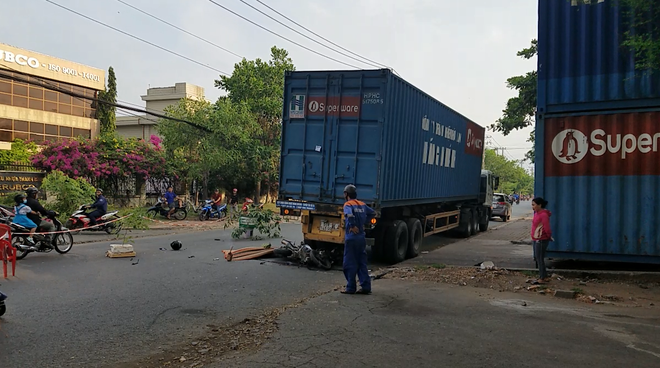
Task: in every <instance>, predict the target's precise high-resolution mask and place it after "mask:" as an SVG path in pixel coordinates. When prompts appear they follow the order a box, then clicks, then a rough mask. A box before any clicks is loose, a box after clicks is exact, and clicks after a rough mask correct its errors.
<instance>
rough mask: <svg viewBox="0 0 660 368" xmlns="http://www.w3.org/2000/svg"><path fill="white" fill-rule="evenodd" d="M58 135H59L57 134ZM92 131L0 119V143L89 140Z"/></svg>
mask: <svg viewBox="0 0 660 368" xmlns="http://www.w3.org/2000/svg"><path fill="white" fill-rule="evenodd" d="M58 133H59V134H58ZM91 136H92V131H91V130H89V129H78V128H71V127H65V126H59V125H52V124H44V123H35V122H29V121H25V120H12V119H0V141H2V142H13V141H14V140H15V139H22V140H28V139H30V140H33V141H34V142H35V143H37V144H41V143H44V142H45V141H56V140H59V139H62V138H77V137H84V138H90V137H91Z"/></svg>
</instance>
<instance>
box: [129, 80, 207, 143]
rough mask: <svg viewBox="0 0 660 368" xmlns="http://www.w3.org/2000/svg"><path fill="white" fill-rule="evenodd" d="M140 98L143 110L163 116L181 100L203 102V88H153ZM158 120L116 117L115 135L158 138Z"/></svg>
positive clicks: (178, 85) (175, 86)
mask: <svg viewBox="0 0 660 368" xmlns="http://www.w3.org/2000/svg"><path fill="white" fill-rule="evenodd" d="M141 97H142V101H144V102H145V104H146V106H145V110H147V111H149V112H155V113H159V114H164V110H165V108H166V107H168V106H171V105H176V104H178V103H179V100H181V99H183V98H191V99H196V100H203V99H205V97H204V88H203V87H200V86H196V85H194V84H190V83H176V84H175V85H174V86H172V87H155V88H149V89H147V94H146V95H144V96H141ZM157 123H158V118H157V117H154V116H149V115H137V116H118V117H117V133H119V134H120V135H121V136H123V137H127V138H128V137H134V138H142V139H145V140H147V139H149V137H151V136H152V135H155V136H158V132H157V131H156V125H157Z"/></svg>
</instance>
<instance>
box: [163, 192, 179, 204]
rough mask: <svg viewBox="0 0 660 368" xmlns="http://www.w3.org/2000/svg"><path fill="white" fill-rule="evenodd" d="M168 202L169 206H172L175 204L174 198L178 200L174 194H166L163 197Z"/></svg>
mask: <svg viewBox="0 0 660 368" xmlns="http://www.w3.org/2000/svg"><path fill="white" fill-rule="evenodd" d="M163 197H165V199H166V200H167V204H172V203H174V198H176V194H175V193H174V192H165V195H164V196H163Z"/></svg>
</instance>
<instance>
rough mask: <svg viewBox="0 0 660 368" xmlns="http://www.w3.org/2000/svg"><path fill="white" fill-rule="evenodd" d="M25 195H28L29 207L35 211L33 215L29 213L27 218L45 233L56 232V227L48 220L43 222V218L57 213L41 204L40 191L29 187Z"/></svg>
mask: <svg viewBox="0 0 660 368" xmlns="http://www.w3.org/2000/svg"><path fill="white" fill-rule="evenodd" d="M25 193H26V194H27V205H28V207H30V208H31V209H32V211H34V212H33V213H29V214H28V215H27V216H28V218H29V219H30V220H32V222H34V223H35V224H37V227H38V228H39V229H41V231H43V232H47V233H48V232H51V231H55V225H54V224H53V223H52V222H50V221H46V220H42V219H41V216H51V215H54V214H55V211H49V210H47V209H45V208H44V206H42V205H41V203H39V199H37V198H38V196H39V189H37V188H35V187H29V188H27V189H26V190H25ZM40 215H41V216H40Z"/></svg>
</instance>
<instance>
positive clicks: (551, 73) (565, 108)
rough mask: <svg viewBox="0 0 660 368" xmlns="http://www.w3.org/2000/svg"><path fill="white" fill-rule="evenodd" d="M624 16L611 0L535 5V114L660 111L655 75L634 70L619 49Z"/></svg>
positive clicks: (659, 77)
mask: <svg viewBox="0 0 660 368" xmlns="http://www.w3.org/2000/svg"><path fill="white" fill-rule="evenodd" d="M656 3H657V5H658V6H660V1H658V2H656ZM627 14H628V12H627V11H625V10H622V9H621V8H620V7H619V6H617V5H616V1H614V0H604V1H596V0H592V1H591V4H582V5H576V2H575V1H570V0H539V26H538V27H539V28H538V37H539V38H538V41H539V43H538V72H539V83H538V107H539V112H540V113H542V114H552V113H565V112H576V111H598V110H618V109H625V108H646V107H652V106H660V73H658V72H655V73H651V72H650V71H644V70H639V69H637V70H636V69H635V55H634V53H633V52H631V51H630V49H629V48H627V47H624V46H622V45H621V43H622V42H623V40H624V39H625V38H624V34H625V32H626V31H631V26H630V19H629V18H630V17H629V16H628V15H627ZM632 32H634V30H632Z"/></svg>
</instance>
